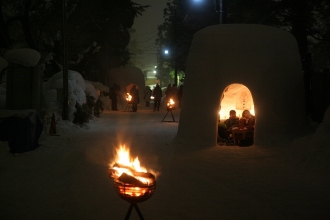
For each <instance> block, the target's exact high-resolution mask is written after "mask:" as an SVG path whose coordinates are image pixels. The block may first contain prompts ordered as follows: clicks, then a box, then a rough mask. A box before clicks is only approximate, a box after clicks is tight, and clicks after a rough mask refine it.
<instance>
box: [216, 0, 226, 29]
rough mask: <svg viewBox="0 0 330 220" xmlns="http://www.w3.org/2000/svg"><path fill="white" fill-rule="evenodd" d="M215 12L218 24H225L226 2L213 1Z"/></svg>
mask: <svg viewBox="0 0 330 220" xmlns="http://www.w3.org/2000/svg"><path fill="white" fill-rule="evenodd" d="M215 11H216V12H217V13H219V24H226V23H227V0H215Z"/></svg>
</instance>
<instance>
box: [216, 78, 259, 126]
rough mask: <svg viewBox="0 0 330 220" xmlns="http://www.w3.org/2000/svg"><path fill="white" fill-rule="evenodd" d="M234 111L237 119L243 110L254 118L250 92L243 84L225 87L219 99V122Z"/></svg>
mask: <svg viewBox="0 0 330 220" xmlns="http://www.w3.org/2000/svg"><path fill="white" fill-rule="evenodd" d="M231 110H235V111H236V116H237V117H238V118H241V117H242V113H243V111H244V110H249V111H250V113H251V114H252V115H254V116H255V111H254V102H253V97H252V94H251V91H250V90H249V89H248V87H246V86H245V85H243V84H239V83H233V84H230V85H229V86H227V87H226V88H225V89H224V90H223V92H222V95H221V97H220V106H219V122H224V121H225V120H226V119H228V118H229V112H230V111H231Z"/></svg>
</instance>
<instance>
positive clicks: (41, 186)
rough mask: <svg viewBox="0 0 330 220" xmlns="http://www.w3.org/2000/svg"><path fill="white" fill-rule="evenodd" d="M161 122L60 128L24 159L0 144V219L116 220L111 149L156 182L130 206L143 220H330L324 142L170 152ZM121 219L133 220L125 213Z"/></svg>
mask: <svg viewBox="0 0 330 220" xmlns="http://www.w3.org/2000/svg"><path fill="white" fill-rule="evenodd" d="M119 108H121V106H119ZM124 108H125V106H124ZM328 112H329V110H328ZM173 113H174V117H175V119H176V121H178V120H179V114H180V110H175V111H173ZM165 114H166V110H165V109H164V108H163V109H162V110H161V111H159V112H153V111H152V108H146V107H142V106H139V107H138V111H137V112H136V113H133V112H124V111H117V112H114V111H105V112H104V113H103V114H101V117H100V118H95V119H93V120H91V122H90V123H89V124H88V126H86V127H83V128H80V127H78V126H76V125H74V124H72V123H70V122H67V121H59V122H58V124H57V133H58V134H59V136H49V135H47V134H42V136H41V137H40V139H39V143H40V147H39V148H37V149H36V150H34V151H30V152H26V153H23V154H16V155H11V154H9V153H8V151H9V148H8V144H7V142H0V180H1V181H0V203H1V206H0V219H31V220H32V219H33V220H36V219H93V220H96V219H99V220H103V219H124V217H125V215H126V212H127V210H128V208H129V204H128V203H127V202H126V201H124V200H122V199H120V198H119V197H118V196H117V195H116V193H115V191H114V188H113V181H112V179H111V178H109V176H108V172H107V170H108V168H109V163H110V161H111V160H112V159H113V158H114V154H115V149H116V148H118V147H119V146H120V144H125V145H126V147H129V148H130V150H131V154H132V156H138V157H139V159H140V161H141V164H142V165H144V166H145V167H148V168H151V169H154V170H156V171H158V172H159V173H160V175H159V176H158V177H157V188H156V191H155V194H154V195H153V196H152V197H151V198H150V199H149V200H147V201H145V202H143V203H140V204H138V206H139V208H140V210H141V212H142V214H143V216H144V217H145V219H164V220H169V219H171V220H172V219H174V220H176V219H178V220H179V219H180V220H181V219H329V218H330V212H329V205H330V187H329V185H330V178H329V173H330V172H329V164H330V162H329V161H330V160H329V155H330V154H329V146H330V142H329V144H324V145H323V148H322V149H321V148H318V146H315V148H314V147H313V143H312V144H306V142H308V140H312V137H308V138H305V139H304V138H302V139H300V140H296V141H295V142H294V143H295V144H292V145H291V144H287V145H280V146H278V145H276V146H250V147H239V146H214V147H210V148H206V149H199V150H193V149H191V150H190V149H189V146H188V147H185V148H180V149H181V150H180V151H177V150H176V149H177V144H178V143H176V144H173V143H171V141H172V140H173V139H174V137H175V136H176V134H177V129H178V122H161V120H162V119H163V117H164V116H165ZM328 116H329V114H328ZM167 117H168V118H166V119H169V120H170V119H171V116H170V115H168V116H167ZM196 117H197V116H196ZM329 117H330V116H329ZM325 130H326V129H325ZM324 140H326V139H324ZM315 143H316V144H317V142H315ZM311 146H312V147H311ZM182 149H185V150H184V151H183V150H182ZM130 219H133V220H134V219H139V217H138V215H137V214H136V212H135V210H134V209H133V211H132V215H131V218H130Z"/></svg>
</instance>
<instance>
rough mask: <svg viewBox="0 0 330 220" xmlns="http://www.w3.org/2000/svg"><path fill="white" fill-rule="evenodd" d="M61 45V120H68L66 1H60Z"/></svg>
mask: <svg viewBox="0 0 330 220" xmlns="http://www.w3.org/2000/svg"><path fill="white" fill-rule="evenodd" d="M62 10H63V13H62V15H63V16H62V44H63V70H62V71H63V110H62V120H68V119H69V111H68V109H69V96H68V87H69V86H68V47H67V39H66V38H67V0H62Z"/></svg>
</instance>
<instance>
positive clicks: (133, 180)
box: [117, 173, 146, 187]
mask: <svg viewBox="0 0 330 220" xmlns="http://www.w3.org/2000/svg"><path fill="white" fill-rule="evenodd" d="M117 180H119V181H120V182H122V183H125V184H131V185H134V186H137V187H139V186H145V185H146V184H144V183H143V182H141V181H140V180H138V179H136V178H134V177H133V176H131V175H128V174H126V173H123V174H121V175H120V177H119V178H118V179H117Z"/></svg>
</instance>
